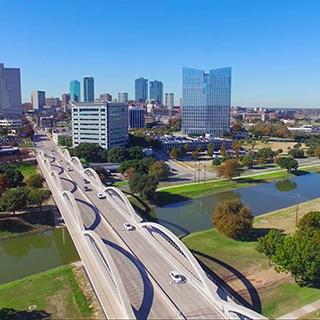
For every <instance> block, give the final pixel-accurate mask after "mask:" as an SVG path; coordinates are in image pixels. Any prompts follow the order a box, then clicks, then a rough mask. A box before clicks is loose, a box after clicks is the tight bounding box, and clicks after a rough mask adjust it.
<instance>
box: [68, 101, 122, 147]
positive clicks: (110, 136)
mask: <svg viewBox="0 0 320 320" xmlns="http://www.w3.org/2000/svg"><path fill="white" fill-rule="evenodd" d="M86 142H87V143H96V144H99V145H100V146H101V147H102V148H105V149H110V148H115V147H123V146H126V144H127V143H128V105H127V104H126V103H110V102H74V103H72V143H73V146H74V147H75V146H77V145H79V144H80V143H86Z"/></svg>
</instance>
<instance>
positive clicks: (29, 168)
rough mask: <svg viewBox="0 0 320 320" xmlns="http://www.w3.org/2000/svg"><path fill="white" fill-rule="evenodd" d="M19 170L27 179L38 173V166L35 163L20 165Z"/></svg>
mask: <svg viewBox="0 0 320 320" xmlns="http://www.w3.org/2000/svg"><path fill="white" fill-rule="evenodd" d="M17 169H18V170H20V171H21V173H22V174H23V176H24V178H25V179H26V178H28V177H29V176H31V175H33V174H35V173H37V165H36V164H34V163H22V164H18V165H17Z"/></svg>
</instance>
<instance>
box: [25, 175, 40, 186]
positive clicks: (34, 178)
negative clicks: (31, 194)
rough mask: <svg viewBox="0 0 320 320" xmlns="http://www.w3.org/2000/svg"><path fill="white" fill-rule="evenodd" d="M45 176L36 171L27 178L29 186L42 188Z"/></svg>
mask: <svg viewBox="0 0 320 320" xmlns="http://www.w3.org/2000/svg"><path fill="white" fill-rule="evenodd" d="M43 181H44V179H43V177H42V176H41V174H39V173H36V174H33V175H31V176H29V177H28V178H27V179H26V181H25V182H26V185H27V186H28V187H31V188H41V187H42V184H43Z"/></svg>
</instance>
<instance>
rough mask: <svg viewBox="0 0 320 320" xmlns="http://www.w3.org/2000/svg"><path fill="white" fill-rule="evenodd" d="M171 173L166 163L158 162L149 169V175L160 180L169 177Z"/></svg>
mask: <svg viewBox="0 0 320 320" xmlns="http://www.w3.org/2000/svg"><path fill="white" fill-rule="evenodd" d="M169 172H170V168H169V166H168V165H167V164H166V163H165V162H164V161H156V162H154V163H153V164H152V165H151V166H150V167H149V174H150V175H151V176H156V177H157V178H158V179H159V180H161V179H165V178H166V177H168V175H169Z"/></svg>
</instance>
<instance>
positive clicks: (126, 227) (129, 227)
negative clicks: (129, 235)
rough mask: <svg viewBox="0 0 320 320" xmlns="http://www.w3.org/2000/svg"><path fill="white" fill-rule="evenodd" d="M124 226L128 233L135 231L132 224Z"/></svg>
mask: <svg viewBox="0 0 320 320" xmlns="http://www.w3.org/2000/svg"><path fill="white" fill-rule="evenodd" d="M123 226H124V228H125V229H126V230H128V231H132V230H134V229H135V227H134V226H133V225H132V224H130V223H125V224H124V225H123Z"/></svg>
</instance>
